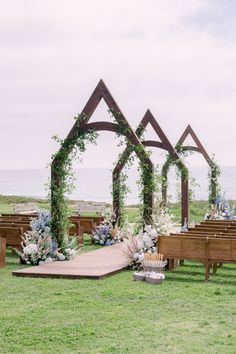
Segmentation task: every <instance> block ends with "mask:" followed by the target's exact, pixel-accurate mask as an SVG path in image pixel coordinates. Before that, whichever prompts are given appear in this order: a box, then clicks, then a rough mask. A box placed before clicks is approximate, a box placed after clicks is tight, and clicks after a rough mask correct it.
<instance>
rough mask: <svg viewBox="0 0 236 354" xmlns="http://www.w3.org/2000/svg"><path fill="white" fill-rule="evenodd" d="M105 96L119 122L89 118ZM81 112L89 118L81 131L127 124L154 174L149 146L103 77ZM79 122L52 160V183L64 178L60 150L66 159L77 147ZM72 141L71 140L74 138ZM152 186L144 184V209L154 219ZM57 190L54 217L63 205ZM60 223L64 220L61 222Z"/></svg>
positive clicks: (129, 135)
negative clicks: (142, 140) (58, 199)
mask: <svg viewBox="0 0 236 354" xmlns="http://www.w3.org/2000/svg"><path fill="white" fill-rule="evenodd" d="M102 98H103V99H104V101H105V102H106V104H107V106H108V108H109V110H110V111H111V113H112V115H113V116H114V118H115V120H116V122H117V124H116V123H110V122H104V121H99V122H93V123H89V120H90V118H91V116H92V114H93V113H94V111H95V109H96V108H97V106H98V104H99V103H100V101H101V99H102ZM81 116H84V117H85V119H84V121H83V122H82V123H81V124H80V131H81V132H85V131H88V130H91V129H93V130H94V131H101V130H106V131H111V132H116V133H119V134H120V133H121V132H120V130H119V127H122V128H123V129H124V128H125V133H124V134H125V136H126V138H127V140H128V141H130V143H131V144H132V145H133V146H134V147H135V148H136V147H137V149H135V148H134V149H135V152H136V154H137V155H138V157H139V159H140V160H141V161H144V162H145V164H147V165H148V166H149V171H150V174H152V171H153V165H152V162H151V160H150V158H149V156H148V153H147V152H146V151H145V148H144V147H143V145H142V143H141V141H140V140H139V138H138V136H137V135H136V133H135V132H134V131H133V129H132V128H131V126H130V125H129V123H128V121H127V119H126V118H125V116H124V114H123V113H122V112H121V110H120V108H119V107H118V105H117V103H116V102H115V100H114V98H113V97H112V95H111V93H110V92H109V90H108V88H107V87H106V85H105V83H104V82H103V80H100V81H99V83H98V85H97V86H96V88H95V90H94V91H93V93H92V95H91V96H90V98H89V100H88V102H87V103H86V105H85V106H84V108H83V110H82V112H81ZM77 134H78V123H77V122H75V123H74V125H73V127H72V129H71V130H70V132H69V134H68V135H67V137H66V139H65V140H64V142H63V144H62V146H61V148H60V149H59V151H58V153H57V154H56V155H55V158H54V160H53V161H52V164H51V185H54V187H55V186H58V187H59V186H60V182H61V177H60V174H59V173H58V172H57V171H58V170H59V169H60V167H62V162H61V161H60V159H59V158H58V156H60V153H61V152H63V158H64V161H65V160H66V159H67V158H68V156H69V154H70V152H71V151H72V150H73V148H74V146H75V143H73V141H74V140H73V139H75V138H76V137H77V136H78V135H77ZM70 140H71V142H72V143H71V144H68V142H70ZM147 190H148V188H144V196H143V198H144V201H145V205H146V208H145V211H144V218H146V219H150V218H151V214H152V209H153V192H152V191H148V192H147ZM54 194H55V193H54V190H53V189H51V213H52V217H54V216H55V214H56V213H57V212H58V209H59V205H57V198H54ZM113 208H114V210H119V201H118V200H116V201H114V199H113ZM57 224H58V225H59V224H60V223H57ZM52 231H53V233H54V234H58V235H61V237H63V235H62V234H63V232H64V231H63V230H61V229H58V230H52Z"/></svg>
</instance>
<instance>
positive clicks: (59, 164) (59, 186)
mask: <svg viewBox="0 0 236 354" xmlns="http://www.w3.org/2000/svg"><path fill="white" fill-rule="evenodd" d="M86 118H87V117H86V116H85V115H83V114H81V115H78V116H76V117H75V120H76V127H77V129H76V134H75V135H74V136H73V137H69V138H68V137H67V138H66V139H65V140H62V139H59V138H58V137H57V136H54V137H53V139H54V140H56V141H57V142H58V143H59V144H60V149H59V151H58V152H57V153H56V154H54V155H52V160H53V161H52V164H51V185H50V197H51V211H52V221H51V229H52V236H53V237H54V238H56V239H57V241H58V243H59V245H60V247H61V248H62V249H64V248H65V247H66V244H67V231H68V228H69V214H70V211H69V205H68V198H67V197H66V194H68V193H71V191H72V190H73V189H74V175H73V172H72V171H73V169H72V163H73V160H74V159H75V158H76V157H77V155H78V153H82V152H84V151H85V150H86V144H87V143H93V144H94V143H96V138H97V135H98V134H97V133H96V132H95V131H94V130H87V131H84V130H83V129H81V126H82V124H83V122H84V121H85V120H86Z"/></svg>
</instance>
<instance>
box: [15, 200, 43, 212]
mask: <svg viewBox="0 0 236 354" xmlns="http://www.w3.org/2000/svg"><path fill="white" fill-rule="evenodd" d="M13 209H14V213H15V214H32V213H36V212H37V209H38V208H37V205H36V204H35V203H18V204H14V205H13Z"/></svg>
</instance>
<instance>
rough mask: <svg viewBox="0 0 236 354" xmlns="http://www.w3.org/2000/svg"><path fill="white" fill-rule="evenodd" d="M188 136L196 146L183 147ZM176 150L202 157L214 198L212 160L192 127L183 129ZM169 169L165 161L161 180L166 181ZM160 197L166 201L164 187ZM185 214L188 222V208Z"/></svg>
mask: <svg viewBox="0 0 236 354" xmlns="http://www.w3.org/2000/svg"><path fill="white" fill-rule="evenodd" d="M188 136H191V137H192V139H193V141H194V142H195V144H196V146H191V145H183V144H184V142H185V140H186V139H187V137H188ZM180 147H181V151H179V148H180ZM175 148H176V150H177V151H178V153H179V154H181V152H182V153H183V152H184V151H194V152H198V153H200V154H202V155H203V157H204V158H205V160H206V162H207V164H208V165H209V167H210V169H211V177H212V178H211V180H212V183H211V190H212V195H213V196H215V197H216V182H214V181H215V179H214V178H215V177H216V176H215V169H214V168H213V166H214V164H213V161H212V159H211V158H210V156H209V155H208V153H207V152H206V150H205V148H204V147H203V145H202V143H201V141H200V140H199V138H198V137H197V135H196V134H195V132H194V130H193V129H192V127H191V126H190V125H188V126H187V128H186V129H185V131H184V132H183V134H182V135H181V137H180V139H179V141H178V143H177V144H176V146H175ZM169 168H170V164H169V161H166V162H165V164H164V165H163V168H162V177H163V179H165V180H166V181H167V178H168V177H167V176H168V172H169ZM162 195H163V199H164V200H166V201H167V189H166V187H164V186H163V188H162ZM185 209H186V210H185V213H186V216H185V218H186V219H187V220H188V208H185Z"/></svg>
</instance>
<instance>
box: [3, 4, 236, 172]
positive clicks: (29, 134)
mask: <svg viewBox="0 0 236 354" xmlns="http://www.w3.org/2000/svg"><path fill="white" fill-rule="evenodd" d="M234 9H235V4H234V2H233V1H224V2H222V1H207V0H158V1H156V0H147V1H144V0H127V1H124V0H123V1H117V0H109V1H108V0H88V1H86V2H82V1H73V0H69V1H64V0H59V1H54V0H49V1H48V0H47V1H46V0H43V1H36V0H28V1H24V0H18V1H13V0H10V1H5V2H4V1H2V2H1V11H0V45H1V53H2V55H1V66H0V76H1V82H0V101H1V104H0V149H1V151H3V150H4V151H5V154H4V156H3V157H2V158H1V166H2V168H3V167H5V168H7V167H12V168H13V167H28V168H30V167H42V166H45V165H46V163H47V162H48V161H49V159H50V155H51V154H52V153H53V152H55V150H56V149H57V147H56V145H55V144H54V143H53V142H52V141H51V136H52V135H54V134H55V133H58V134H59V135H61V136H62V137H65V136H66V135H67V133H68V131H69V130H70V127H71V125H72V124H73V116H74V115H75V114H77V113H79V112H80V111H81V109H82V108H83V106H84V104H85V103H86V101H87V99H88V97H89V96H90V94H91V92H92V91H93V89H94V87H95V86H96V84H97V82H98V80H99V79H100V78H101V77H102V78H103V79H104V80H105V82H106V83H107V85H108V88H109V89H110V90H111V93H112V94H113V95H114V97H115V99H116V100H117V102H118V105H119V106H120V107H121V109H122V110H123V111H124V113H125V114H126V116H127V118H128V119H129V121H130V123H131V124H132V126H133V127H134V128H135V127H136V126H137V125H138V123H139V121H140V120H141V118H142V116H143V114H144V112H145V110H146V109H147V108H150V109H151V111H152V112H153V114H154V115H155V116H156V117H157V118H158V119H159V123H160V125H161V126H162V127H163V129H164V131H165V132H166V134H167V135H168V136H169V138H170V140H171V142H172V143H173V144H174V143H175V142H176V141H177V140H178V138H179V136H180V135H181V133H182V131H183V130H184V129H185V127H186V125H187V124H188V123H190V124H191V125H192V126H193V128H194V129H195V131H196V132H197V134H198V135H199V136H200V138H201V139H202V142H203V144H204V145H205V146H206V148H207V150H208V151H209V153H211V152H215V153H216V156H217V158H218V160H219V161H220V163H221V164H235V157H234V156H235V152H236V148H235V144H236V143H234V144H233V145H232V142H234V141H235V138H236V127H235V111H236V101H235V89H236V87H235V82H236V74H235V72H236V70H235V69H236V60H235V59H236V49H235V48H236V47H235V33H236V32H235V23H236V22H235V16H236V15H235V11H234ZM102 114H103V115H105V110H104V111H103V113H102ZM99 119H101V113H100V116H99ZM9 134H10V135H11V137H12V139H13V140H14V142H15V146H17V149H15V148H14V147H12V148H11V147H10V146H9ZM104 136H106V138H104V139H101V149H102V148H103V147H104V148H107V146H109V144H110V146H113V147H114V141H113V137H111V138H110V137H108V136H107V135H104ZM229 145H230V148H228V146H229ZM6 146H7V147H8V148H7V149H6ZM222 147H223V148H222ZM226 149H227V150H228V151H229V152H228V153H227V155H226V154H225V150H226ZM31 151H37V158H35V153H33V154H32V153H31ZM101 151H102V150H101ZM115 159H116V155H115V153H113V154H112V152H110V154H108V156H106V161H103V164H105V163H106V164H107V166H109V165H110V164H111V162H112V161H114V160H115ZM84 161H85V164H86V163H87V164H88V165H90V166H91V165H94V164H97V165H99V163H100V162H98V161H97V157H96V156H94V152H93V153H91V154H90V153H89V152H88V153H87V154H86V155H85V158H84Z"/></svg>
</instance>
